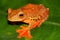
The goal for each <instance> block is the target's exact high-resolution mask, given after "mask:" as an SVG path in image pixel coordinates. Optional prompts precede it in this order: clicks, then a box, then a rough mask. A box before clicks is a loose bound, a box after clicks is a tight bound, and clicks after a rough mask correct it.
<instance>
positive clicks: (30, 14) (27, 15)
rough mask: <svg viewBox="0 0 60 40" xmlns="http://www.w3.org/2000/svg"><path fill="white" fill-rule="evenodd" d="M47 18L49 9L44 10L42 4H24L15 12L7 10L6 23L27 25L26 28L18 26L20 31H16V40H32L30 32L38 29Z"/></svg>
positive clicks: (10, 9)
mask: <svg viewBox="0 0 60 40" xmlns="http://www.w3.org/2000/svg"><path fill="white" fill-rule="evenodd" d="M48 16H49V8H46V7H45V6H44V5H43V4H26V5H24V6H23V7H21V8H18V9H16V10H14V9H12V8H9V9H8V21H11V22H24V23H28V24H29V25H28V26H27V27H26V26H23V25H22V26H20V27H21V29H18V30H16V32H17V33H18V34H19V35H18V36H17V37H18V38H22V37H26V38H32V35H31V32H30V30H31V29H33V28H36V27H40V26H41V25H42V23H43V22H44V21H45V20H47V19H48Z"/></svg>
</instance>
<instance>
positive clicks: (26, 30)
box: [16, 26, 32, 38]
mask: <svg viewBox="0 0 60 40" xmlns="http://www.w3.org/2000/svg"><path fill="white" fill-rule="evenodd" d="M16 32H17V33H18V34H19V35H18V38H22V37H26V38H32V36H31V34H30V29H29V28H28V27H24V26H22V29H19V30H16Z"/></svg>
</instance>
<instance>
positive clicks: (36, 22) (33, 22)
mask: <svg viewBox="0 0 60 40" xmlns="http://www.w3.org/2000/svg"><path fill="white" fill-rule="evenodd" d="M40 24H41V23H40V20H36V21H31V22H30V23H29V27H30V28H36V27H37V26H39V25H40ZM39 27H40V26H39Z"/></svg>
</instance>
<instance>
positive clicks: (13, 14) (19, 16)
mask: <svg viewBox="0 0 60 40" xmlns="http://www.w3.org/2000/svg"><path fill="white" fill-rule="evenodd" d="M24 18H25V16H24V13H23V12H22V11H20V10H13V9H11V8H9V9H8V20H9V21H12V22H14V21H22V20H23V19H24Z"/></svg>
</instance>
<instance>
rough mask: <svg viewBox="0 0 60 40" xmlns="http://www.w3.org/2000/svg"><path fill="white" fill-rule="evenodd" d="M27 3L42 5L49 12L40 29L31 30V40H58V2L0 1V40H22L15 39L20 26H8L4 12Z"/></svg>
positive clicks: (31, 0)
mask: <svg viewBox="0 0 60 40" xmlns="http://www.w3.org/2000/svg"><path fill="white" fill-rule="evenodd" d="M28 3H34V4H43V5H44V6H45V7H48V8H49V10H50V11H49V18H48V20H47V21H45V22H44V23H43V24H42V25H41V27H40V28H38V27H37V28H35V29H32V30H31V34H32V36H33V38H32V39H31V40H60V0H0V40H24V38H21V39H18V38H17V35H18V34H17V33H16V29H18V28H19V26H20V25H10V24H8V22H7V12H6V11H7V10H8V8H13V9H17V8H19V7H22V6H24V5H26V4H28Z"/></svg>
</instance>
